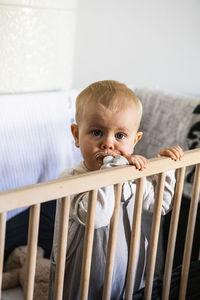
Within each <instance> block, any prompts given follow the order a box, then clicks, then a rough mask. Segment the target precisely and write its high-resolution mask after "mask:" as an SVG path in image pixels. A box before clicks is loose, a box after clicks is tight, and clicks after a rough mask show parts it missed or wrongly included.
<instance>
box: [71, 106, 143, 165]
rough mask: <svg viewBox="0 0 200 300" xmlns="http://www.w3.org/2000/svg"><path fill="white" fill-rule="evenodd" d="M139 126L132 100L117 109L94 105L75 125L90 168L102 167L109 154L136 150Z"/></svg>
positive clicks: (73, 128)
mask: <svg viewBox="0 0 200 300" xmlns="http://www.w3.org/2000/svg"><path fill="white" fill-rule="evenodd" d="M137 127H138V116H137V110H136V109H135V105H134V104H132V103H129V104H128V105H127V107H126V108H124V109H123V110H120V111H117V112H116V111H114V112H113V111H112V110H109V109H108V108H106V107H104V106H103V105H101V104H97V105H94V104H90V105H89V106H88V107H87V109H85V112H83V115H82V117H81V121H80V122H79V125H75V124H73V125H72V134H73V136H74V139H75V144H76V146H77V147H80V150H81V154H82V156H83V159H84V162H85V165H86V167H87V168H88V169H89V170H98V169H100V167H101V165H102V162H103V158H104V157H105V156H107V155H112V156H116V155H123V156H129V155H131V154H132V153H133V149H134V146H135V144H136V142H137V140H138V133H137Z"/></svg>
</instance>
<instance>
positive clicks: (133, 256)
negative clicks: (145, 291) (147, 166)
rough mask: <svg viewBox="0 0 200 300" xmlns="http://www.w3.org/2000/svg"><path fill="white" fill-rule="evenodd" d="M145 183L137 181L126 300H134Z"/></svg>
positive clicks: (141, 180) (142, 180)
mask: <svg viewBox="0 0 200 300" xmlns="http://www.w3.org/2000/svg"><path fill="white" fill-rule="evenodd" d="M144 181H145V178H144V177H143V178H140V179H139V180H138V181H137V186H136V196H135V205H134V213H133V222H132V232H131V244H130V253H129V262H128V272H127V280H126V300H131V299H132V294H133V288H134V281H135V273H136V263H137V262H136V260H137V252H138V244H139V237H140V231H141V214H142V200H143V190H144Z"/></svg>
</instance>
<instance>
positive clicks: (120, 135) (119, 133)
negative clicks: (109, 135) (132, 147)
mask: <svg viewBox="0 0 200 300" xmlns="http://www.w3.org/2000/svg"><path fill="white" fill-rule="evenodd" d="M115 137H116V138H117V139H119V140H122V139H124V138H125V135H124V134H123V133H122V132H118V133H116V135H115Z"/></svg>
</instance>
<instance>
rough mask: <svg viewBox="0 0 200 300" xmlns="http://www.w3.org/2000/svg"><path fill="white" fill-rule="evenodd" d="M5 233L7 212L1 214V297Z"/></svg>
mask: <svg viewBox="0 0 200 300" xmlns="http://www.w3.org/2000/svg"><path fill="white" fill-rule="evenodd" d="M5 233H6V213H1V214H0V299H1V286H2V272H3V261H4V247H5Z"/></svg>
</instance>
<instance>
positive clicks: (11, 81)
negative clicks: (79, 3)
mask: <svg viewBox="0 0 200 300" xmlns="http://www.w3.org/2000/svg"><path fill="white" fill-rule="evenodd" d="M75 27H76V0H56V1H55V0H0V93H19V92H32V91H41V90H42V91H44V90H52V89H60V88H63V89H66V88H71V86H72V78H73V71H74V64H73V63H74V39H75Z"/></svg>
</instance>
